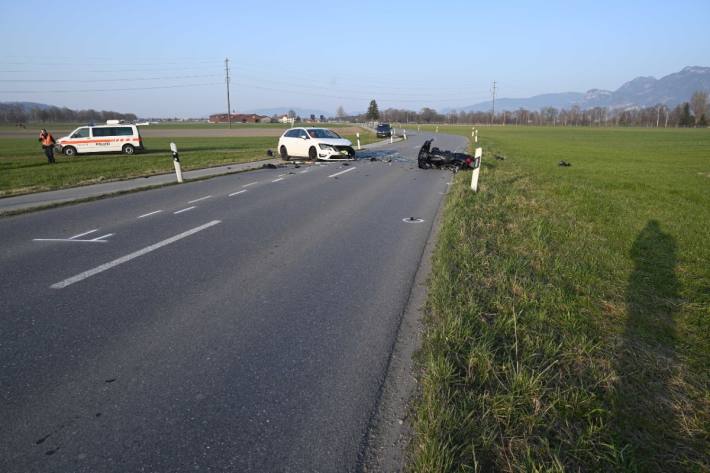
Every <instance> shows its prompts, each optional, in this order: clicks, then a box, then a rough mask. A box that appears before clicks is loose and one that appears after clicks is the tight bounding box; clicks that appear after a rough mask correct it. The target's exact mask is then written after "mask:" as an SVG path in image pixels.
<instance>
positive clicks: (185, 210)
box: [173, 205, 195, 215]
mask: <svg viewBox="0 0 710 473" xmlns="http://www.w3.org/2000/svg"><path fill="white" fill-rule="evenodd" d="M194 208H195V206H194V205H193V206H192V207H188V208H186V209H182V210H176V211H175V212H173V214H174V215H177V214H181V213H183V212H187V211H188V210H192V209H194Z"/></svg>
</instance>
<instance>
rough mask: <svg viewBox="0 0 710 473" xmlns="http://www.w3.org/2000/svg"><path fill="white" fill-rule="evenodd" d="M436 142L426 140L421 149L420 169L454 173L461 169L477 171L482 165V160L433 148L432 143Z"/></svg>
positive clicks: (418, 158)
mask: <svg viewBox="0 0 710 473" xmlns="http://www.w3.org/2000/svg"><path fill="white" fill-rule="evenodd" d="M432 141H434V139H433V138H432V139H431V140H426V141H425V142H424V144H423V145H422V147H421V148H420V149H419V156H418V157H417V164H418V165H419V169H431V168H434V167H435V168H437V169H441V168H444V169H450V170H452V171H454V172H456V171H460V170H461V169H465V168H470V169H475V168H477V167H478V166H479V165H480V160H479V159H477V158H475V157H473V156H471V155H470V154H466V153H454V152H452V151H444V150H440V149H439V148H436V147H434V148H432V147H431V143H432Z"/></svg>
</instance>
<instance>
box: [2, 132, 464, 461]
mask: <svg viewBox="0 0 710 473" xmlns="http://www.w3.org/2000/svg"><path fill="white" fill-rule="evenodd" d="M424 138H425V135H410V139H409V140H407V141H403V142H400V143H395V144H394V145H388V146H386V147H384V148H382V149H381V153H380V155H390V154H391V152H394V151H396V152H399V153H400V157H399V158H397V157H395V159H394V160H393V161H392V162H385V161H382V160H379V161H370V160H369V159H362V160H358V161H356V162H351V163H349V165H348V166H344V165H342V164H339V163H329V164H327V165H322V166H302V167H300V168H294V167H290V168H282V169H268V170H267V169H265V170H260V171H255V172H249V173H243V174H236V175H228V176H222V177H218V178H214V179H210V180H206V181H199V182H193V183H189V184H185V185H182V186H171V187H167V188H162V189H156V190H151V191H146V192H140V193H135V194H129V195H124V196H119V197H115V198H111V199H106V200H101V201H96V202H91V203H85V204H80V205H74V206H69V207H62V208H57V209H52V210H46V211H42V212H36V213H33V214H28V215H22V216H16V217H9V218H4V219H2V220H0V228H1V233H0V241H1V242H2V245H1V246H0V268H1V270H2V272H1V274H2V277H1V279H0V314H1V316H0V426H1V427H0V445H2V448H0V471H3V472H8V473H9V472H55V471H56V472H103V471H112V472H125V471H131V472H134V471H156V472H177V471H255V472H256V471H258V472H265V471H293V472H295V471H322V472H331V471H333V472H335V471H356V470H357V469H358V468H359V466H360V462H361V460H362V455H363V448H364V443H365V438H366V435H367V431H368V427H369V422H370V419H371V416H372V415H373V412H375V409H376V406H377V402H378V395H379V392H380V388H381V386H382V383H383V380H384V377H385V374H386V368H387V361H388V357H389V354H390V352H391V350H392V346H393V343H394V340H395V336H396V333H397V329H398V326H399V322H400V319H401V316H402V312H403V309H404V307H405V304H406V302H407V298H408V296H409V293H410V290H411V285H412V281H413V278H414V274H415V272H416V269H417V267H418V265H419V262H420V259H421V255H422V251H423V248H424V245H425V243H426V241H427V238H428V236H429V232H430V230H431V224H432V221H433V219H434V216H435V214H436V211H437V208H438V206H439V203H440V201H441V199H442V197H443V195H442V194H443V193H444V192H445V191H446V190H447V183H448V182H449V181H450V179H451V174H450V173H449V172H445V171H435V170H429V171H422V170H419V169H417V167H416V164H415V162H414V157H415V156H416V150H417V149H418V147H419V146H420V145H421V143H422V142H423V140H424ZM436 144H437V145H438V146H439V147H441V148H448V149H458V150H462V149H463V148H464V147H465V146H466V140H465V139H464V138H460V137H453V136H445V135H437V141H436ZM371 155H372V152H370V154H369V156H371ZM402 156H404V157H405V158H409V161H407V159H403V158H402ZM409 217H415V218H417V219H421V220H422V221H421V222H415V223H411V222H405V221H403V219H407V218H409Z"/></svg>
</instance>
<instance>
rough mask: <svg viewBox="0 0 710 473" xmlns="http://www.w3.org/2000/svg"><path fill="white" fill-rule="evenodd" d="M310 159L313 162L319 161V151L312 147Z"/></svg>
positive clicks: (309, 154) (309, 152)
mask: <svg viewBox="0 0 710 473" xmlns="http://www.w3.org/2000/svg"><path fill="white" fill-rule="evenodd" d="M308 158H309V159H311V160H312V161H316V160H317V159H318V151H316V148H315V147H314V146H311V148H310V149H309V150H308Z"/></svg>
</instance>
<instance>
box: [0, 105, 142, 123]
mask: <svg viewBox="0 0 710 473" xmlns="http://www.w3.org/2000/svg"><path fill="white" fill-rule="evenodd" d="M137 118H138V117H136V115H135V114H133V113H119V112H112V111H107V110H93V109H89V110H71V109H69V108H66V107H54V106H50V107H47V108H28V107H26V106H23V105H20V104H7V103H0V123H14V124H17V125H21V124H25V123H31V122H38V123H51V122H79V123H90V122H94V123H101V122H105V121H106V120H126V121H135V120H137Z"/></svg>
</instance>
